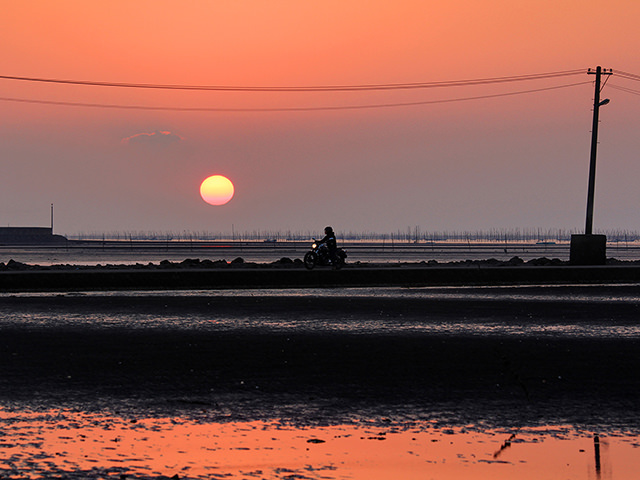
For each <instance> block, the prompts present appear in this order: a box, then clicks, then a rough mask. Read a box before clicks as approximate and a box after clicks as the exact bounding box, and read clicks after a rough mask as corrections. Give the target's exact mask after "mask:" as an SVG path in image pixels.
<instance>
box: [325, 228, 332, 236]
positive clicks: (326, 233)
mask: <svg viewBox="0 0 640 480" xmlns="http://www.w3.org/2000/svg"><path fill="white" fill-rule="evenodd" d="M324 233H325V235H329V234H330V233H333V228H331V227H324Z"/></svg>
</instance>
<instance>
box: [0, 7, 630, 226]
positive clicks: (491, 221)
mask: <svg viewBox="0 0 640 480" xmlns="http://www.w3.org/2000/svg"><path fill="white" fill-rule="evenodd" d="M637 18H640V4H639V3H638V2H635V1H620V0H618V1H615V0H614V1H611V2H608V3H607V4H603V3H602V2H596V1H590V0H589V1H584V0H581V1H578V0H575V1H574V0H570V1H562V2H557V1H535V2H534V1H531V2H529V1H527V2H524V1H523V2H514V1H513V0H510V1H507V0H504V1H503V0H494V1H485V2H477V1H475V0H464V1H463V0H461V1H451V2H425V1H403V2H395V3H390V2H386V1H373V2H367V4H366V6H365V5H363V4H362V2H344V1H341V2H338V1H326V2H321V3H317V2H297V1H270V2H263V1H258V0H252V1H234V2H178V1H169V0H166V1H137V2H125V1H115V2H109V3H103V2H86V1H60V2H49V1H32V2H10V3H9V4H8V5H6V6H4V7H3V15H2V17H1V18H0V32H1V33H0V39H1V42H0V75H15V76H32V77H42V78H57V79H82V80H97V81H113V82H133V83H159V84H204V85H241V86H247V85H269V86H285V85H295V86H307V85H352V84H369V83H397V82H430V81H445V80H461V79H475V78H486V77H496V76H511V75H523V74H531V73H542V72H552V71H561V70H571V69H584V70H585V71H586V69H587V68H589V67H595V66H596V65H598V64H601V65H603V66H604V67H607V68H613V69H614V70H616V69H618V70H622V71H626V72H630V73H634V74H640V60H638V59H637V55H636V54H635V50H634V46H635V45H637V44H638V40H640V33H638V29H637V25H636V20H637ZM589 80H592V77H588V76H587V75H586V73H585V74H584V75H582V76H576V77H569V78H561V79H556V80H553V81H545V82H525V83H516V84H508V85H503V84H500V85H492V86H485V87H474V88H457V89H451V88H449V89H439V90H433V89H432V90H418V91H410V92H405V91H396V92H368V93H366V92H365V93H362V92H360V93H353V92H351V93H345V92H340V93H335V92H334V93H318V92H316V93H255V92H245V93H238V92H235V93H229V92H225V93H221V92H175V91H145V90H139V89H120V88H104V87H83V86H68V85H47V84H39V83H27V82H17V81H11V80H0V88H1V89H2V90H1V93H0V97H3V98H13V99H17V98H18V99H32V100H33V99H36V100H47V101H60V102H80V103H98V104H118V105H145V106H155V107H157V106H169V107H209V108H222V107H224V108H265V107H266V108H281V107H300V106H304V107H307V106H327V105H365V104H380V103H401V102H414V101H432V100H434V99H446V98H458V97H468V96H478V95H479V96H482V95H488V94H495V93H504V92H506V91H515V90H527V89H534V88H540V87H546V86H557V85H560V84H563V83H572V82H578V81H589ZM611 83H612V84H614V83H617V84H618V85H620V86H625V87H628V88H635V89H636V90H640V85H638V83H637V82H632V81H629V80H624V79H617V78H615V77H614V79H612V80H611ZM603 94H606V95H608V96H610V97H611V99H612V102H611V104H610V105H609V106H607V107H606V109H605V110H603V113H602V116H601V118H602V121H603V123H602V128H601V136H600V140H601V145H600V151H599V154H600V157H601V163H599V170H598V183H597V194H596V212H595V220H594V225H595V228H596V229H598V228H623V229H640V215H639V214H637V213H635V212H636V211H637V210H638V209H637V208H636V205H637V203H638V202H640V193H638V190H637V188H636V187H635V184H634V182H633V181H632V180H631V179H633V178H636V177H637V175H640V166H638V165H636V164H637V162H635V152H637V150H638V143H637V140H636V135H635V133H634V132H635V129H636V128H635V125H634V123H635V122H637V118H638V108H639V107H640V103H639V101H640V99H638V96H637V95H632V94H629V93H625V92H621V91H614V90H611V89H609V90H605V92H604V93H603ZM592 95H593V88H592V86H591V85H583V86H579V87H572V88H568V89H563V90H554V91H550V92H544V93H538V94H529V95H520V96H514V97H503V98H499V99H491V100H476V101H467V102H459V103H449V104H437V105H424V106H420V107H402V108H379V109H370V110H358V111H348V110H347V111H333V112H298V113H264V112H260V113H256V112H254V113H224V112H217V113H212V112H209V113H194V112H191V113H186V112H171V111H139V110H123V109H106V108H80V107H63V106H43V105H33V104H22V103H15V102H10V101H2V102H1V103H2V105H3V106H4V107H5V109H6V110H5V111H8V112H10V115H5V116H3V118H2V119H0V156H1V158H2V159H3V172H2V173H3V177H4V178H8V177H10V176H11V177H12V178H13V181H12V182H11V184H10V185H3V188H0V202H1V204H2V208H0V224H2V225H6V224H12V225H20V224H26V225H30V224H41V223H46V221H47V218H48V213H47V212H48V205H49V204H50V203H52V202H53V203H55V204H56V205H57V206H58V211H59V215H57V219H58V221H59V228H60V232H59V233H67V234H72V233H75V232H78V231H87V230H92V231H93V230H114V229H115V230H119V229H120V230H129V229H132V228H135V229H139V230H183V229H193V230H204V229H214V230H229V229H230V226H231V224H235V225H236V226H237V227H238V228H240V230H242V229H246V230H254V229H267V228H268V229H291V230H304V229H315V228H321V227H322V226H323V225H324V224H326V223H334V224H336V225H337V226H336V228H337V229H339V230H340V231H344V230H372V231H381V232H384V231H394V230H396V229H402V230H404V229H405V228H406V227H407V226H414V225H420V226H421V227H422V228H423V229H430V228H432V229H439V230H443V229H489V228H514V227H533V228H537V227H541V228H554V227H556V228H558V227H559V228H575V227H581V225H582V223H583V217H584V208H585V207H584V204H585V199H586V178H587V167H588V152H589V141H590V128H591V127H590V120H591V119H590V116H591V102H592ZM155 131H169V132H172V133H174V134H175V135H176V139H177V140H176V142H175V143H170V142H168V143H164V144H162V145H145V146H142V145H140V146H138V147H139V148H138V147H135V146H131V145H129V147H131V148H125V147H124V146H123V144H122V139H123V138H129V137H131V136H134V135H139V134H141V133H147V134H148V133H153V132H155ZM600 157H599V158H600ZM607 162H609V163H607ZM310 170H316V171H315V172H314V175H309V174H308V172H309V171H310ZM334 172H338V173H337V174H336V173H334ZM620 172H624V173H623V174H621V173H620ZM213 174H223V175H227V176H229V178H231V179H232V180H233V181H234V183H235V185H236V196H235V197H234V199H233V201H231V202H229V204H227V205H226V206H225V207H224V209H221V208H217V209H216V208H212V207H210V206H207V205H206V204H204V203H203V202H202V200H201V199H200V198H199V193H198V187H199V185H200V182H201V181H202V180H203V179H204V178H206V177H207V176H208V175H213ZM303 175H304V177H303ZM336 177H338V178H336ZM301 178H304V179H305V180H304V181H305V182H306V184H304V185H302V184H301V183H300V182H301ZM86 179H89V180H86ZM93 179H95V180H93ZM27 192H28V194H25V193H27ZM323 197H324V198H325V200H326V203H325V207H324V208H322V209H319V210H318V209H316V210H318V211H317V212H315V213H314V214H313V215H312V214H310V212H311V211H312V210H314V206H315V202H314V200H316V199H319V198H323ZM338 225H339V226H338Z"/></svg>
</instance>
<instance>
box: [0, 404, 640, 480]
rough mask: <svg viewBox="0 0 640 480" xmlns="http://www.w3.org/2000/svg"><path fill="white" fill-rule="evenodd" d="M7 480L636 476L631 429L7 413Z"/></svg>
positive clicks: (0, 447) (2, 415)
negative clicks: (303, 423) (300, 423)
mask: <svg viewBox="0 0 640 480" xmlns="http://www.w3.org/2000/svg"><path fill="white" fill-rule="evenodd" d="M0 427H1V433H0V477H2V478H5V477H9V478H25V479H26V478H29V479H36V478H52V477H58V476H62V477H64V478H69V479H76V478H77V479H80V478H82V479H103V478H118V479H125V478H137V479H150V478H172V477H173V478H180V479H186V478H192V479H205V478H207V479H211V478H213V479H222V478H247V479H253V478H257V479H264V478H269V479H346V478H349V479H356V480H358V479H367V480H371V479H389V478H393V477H397V478H402V479H406V480H411V479H421V480H422V479H425V478H435V479H439V478H446V479H473V480H475V479H492V480H500V479H513V478H518V479H521V480H526V479H532V480H533V479H536V480H538V479H540V478H545V479H554V478H558V479H565V480H566V479H603V480H604V479H615V478H619V479H628V478H633V476H634V475H636V474H637V472H638V471H639V469H640V455H638V454H639V453H640V450H639V448H638V447H640V439H639V438H638V437H637V436H635V435H633V434H632V433H630V432H624V431H622V432H620V431H618V432H606V433H599V434H598V442H596V441H595V439H594V434H597V433H596V432H590V431H580V430H576V429H574V428H572V427H570V426H547V427H536V428H520V429H513V430H511V429H491V430H489V429H483V428H481V427H480V426H477V425H468V426H466V427H455V428H443V427H441V426H439V425H436V423H435V422H412V423H411V424H395V423H394V422H391V421H386V420H384V419H383V420H380V419H377V420H376V419H370V420H360V421H354V422H353V423H352V424H349V425H327V426H319V427H316V426H314V427H296V426H292V425H288V424H285V423H282V422H279V421H277V420H274V421H268V422H264V421H252V422H222V423H211V422H202V421H199V420H197V419H192V418H183V417H163V418H151V417H149V418H140V417H138V418H124V417H120V416H117V415H111V414H107V413H88V412H77V411H71V410H65V409H54V410H46V411H32V410H16V409H0Z"/></svg>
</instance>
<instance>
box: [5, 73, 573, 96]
mask: <svg viewBox="0 0 640 480" xmlns="http://www.w3.org/2000/svg"><path fill="white" fill-rule="evenodd" d="M582 73H584V70H582V69H579V70H563V71H559V72H547V73H536V74H529V75H512V76H507V77H490V78H478V79H467V80H453V81H443V82H418V83H382V84H361V85H319V86H318V85H317V86H307V87H303V86H272V87H269V86H231V85H162V84H152V83H128V82H103V81H92V80H68V79H55V78H40V77H21V76H10V75H0V79H2V80H14V81H22V82H36V83H48V84H59V85H76V86H78V85H83V86H93V87H117V88H138V89H156V90H196V91H229V92H338V91H362V90H365V91H368V90H410V89H425V88H443V87H468V86H473V85H487V84H495V83H509V82H519V81H529V80H544V79H550V78H558V77H566V76H571V75H578V74H582Z"/></svg>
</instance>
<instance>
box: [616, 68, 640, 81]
mask: <svg viewBox="0 0 640 480" xmlns="http://www.w3.org/2000/svg"><path fill="white" fill-rule="evenodd" d="M615 73H616V76H618V77H622V78H626V79H627V80H634V81H636V82H640V75H636V74H635V73H627V72H622V71H620V70H616V72H615Z"/></svg>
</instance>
